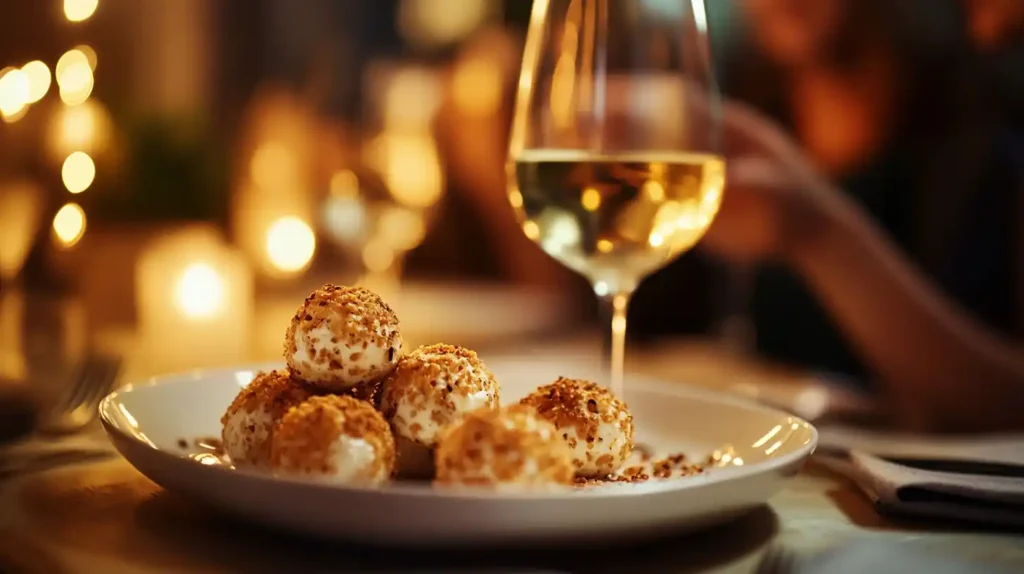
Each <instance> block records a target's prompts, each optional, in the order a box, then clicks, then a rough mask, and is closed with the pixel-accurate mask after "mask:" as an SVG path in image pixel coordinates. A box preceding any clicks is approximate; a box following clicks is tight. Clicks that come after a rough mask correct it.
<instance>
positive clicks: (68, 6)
mask: <svg viewBox="0 0 1024 574" xmlns="http://www.w3.org/2000/svg"><path fill="white" fill-rule="evenodd" d="M97 6H99V0H64V17H66V18H67V19H68V21H69V22H82V21H85V20H88V19H89V17H90V16H92V15H93V13H95V12H96V7H97Z"/></svg>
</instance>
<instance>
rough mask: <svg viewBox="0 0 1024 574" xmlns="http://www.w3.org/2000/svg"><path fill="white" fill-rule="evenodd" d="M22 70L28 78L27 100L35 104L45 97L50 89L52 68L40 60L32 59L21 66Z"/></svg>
mask: <svg viewBox="0 0 1024 574" xmlns="http://www.w3.org/2000/svg"><path fill="white" fill-rule="evenodd" d="M21 71H22V73H23V74H25V79H26V80H28V98H27V100H26V101H27V102H28V103H30V104H33V103H35V102H38V101H39V100H41V99H43V96H45V95H46V92H48V91H49V90H50V68H48V67H46V64H44V63H42V62H41V61H39V60H32V61H31V62H29V63H27V64H25V65H24V66H22V67H21Z"/></svg>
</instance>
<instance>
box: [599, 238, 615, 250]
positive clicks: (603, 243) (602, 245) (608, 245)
mask: <svg viewBox="0 0 1024 574" xmlns="http://www.w3.org/2000/svg"><path fill="white" fill-rule="evenodd" d="M614 247H615V246H614V245H613V244H612V242H611V241H608V240H607V239H598V240H597V250H598V251H600V252H601V253H611V251H612V248H614Z"/></svg>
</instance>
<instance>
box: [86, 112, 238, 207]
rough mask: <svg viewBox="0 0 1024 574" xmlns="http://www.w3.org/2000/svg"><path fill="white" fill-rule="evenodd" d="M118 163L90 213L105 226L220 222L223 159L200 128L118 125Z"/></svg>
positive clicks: (150, 122) (153, 122)
mask: <svg viewBox="0 0 1024 574" xmlns="http://www.w3.org/2000/svg"><path fill="white" fill-rule="evenodd" d="M119 124H120V125H121V126H122V137H121V140H122V141H121V145H120V146H119V147H120V149H121V150H122V155H123V157H121V158H119V160H120V161H119V162H118V163H119V164H120V168H119V169H118V170H117V175H116V176H113V178H112V179H113V180H112V181H111V182H110V188H109V192H108V193H104V194H96V197H95V202H94V203H93V205H92V209H93V211H94V212H95V214H96V216H97V217H98V218H100V219H102V220H106V221H140V220H141V221H182V220H202V221H224V220H225V219H226V214H227V203H228V184H227V169H226V165H227V158H226V155H225V153H224V151H223V150H224V146H223V145H221V144H220V142H218V141H217V140H216V138H214V137H212V136H211V135H210V130H208V129H206V128H205V124H204V122H201V121H195V120H188V119H185V120H182V119H179V118H154V117H148V118H139V119H130V120H127V121H122V122H119Z"/></svg>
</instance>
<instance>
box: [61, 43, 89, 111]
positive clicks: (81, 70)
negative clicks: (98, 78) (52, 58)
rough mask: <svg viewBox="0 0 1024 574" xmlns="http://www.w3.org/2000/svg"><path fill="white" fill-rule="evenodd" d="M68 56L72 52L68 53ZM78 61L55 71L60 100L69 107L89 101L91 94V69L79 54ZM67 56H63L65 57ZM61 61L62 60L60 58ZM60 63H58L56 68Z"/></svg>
mask: <svg viewBox="0 0 1024 574" xmlns="http://www.w3.org/2000/svg"><path fill="white" fill-rule="evenodd" d="M68 53H69V54H70V53H72V52H68ZM74 53H77V54H79V55H80V59H76V60H75V61H73V62H71V63H69V64H67V65H66V66H65V67H64V68H63V70H60V69H59V70H58V71H57V85H58V86H59V87H60V99H61V100H63V101H64V103H65V104H67V105H69V106H74V105H77V104H80V103H82V102H84V101H85V100H87V99H89V96H90V95H91V94H92V88H93V82H94V80H93V77H92V68H90V67H89V62H88V61H87V60H86V59H85V55H83V54H82V53H81V52H74ZM66 55H67V54H65V56H66ZM62 59H63V58H62ZM59 65H60V63H59V62H58V66H59Z"/></svg>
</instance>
